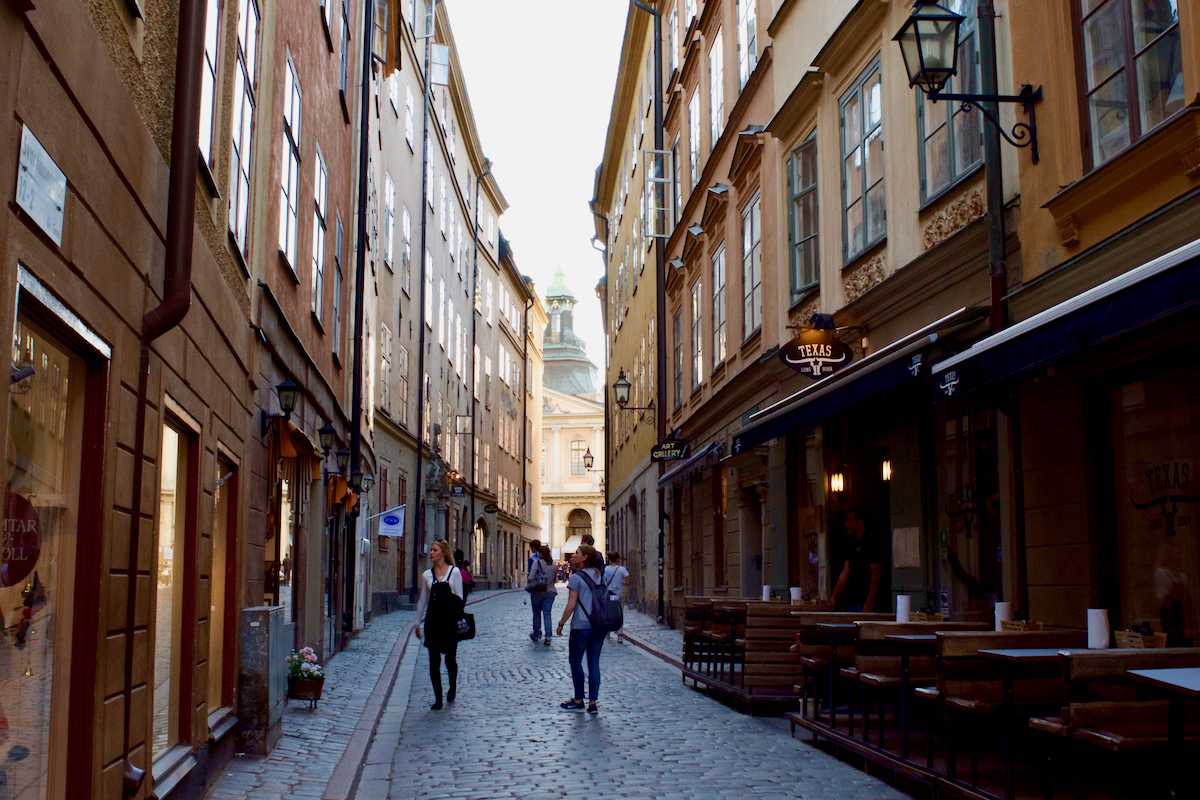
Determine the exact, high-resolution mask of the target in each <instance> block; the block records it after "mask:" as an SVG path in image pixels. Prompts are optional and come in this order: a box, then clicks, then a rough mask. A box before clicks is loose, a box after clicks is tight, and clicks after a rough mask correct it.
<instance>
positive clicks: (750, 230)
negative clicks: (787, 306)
mask: <svg viewBox="0 0 1200 800" xmlns="http://www.w3.org/2000/svg"><path fill="white" fill-rule="evenodd" d="M761 206H762V204H761V202H760V197H759V195H755V196H754V199H753V200H751V201H750V204H749V205H748V206H746V208H745V209H744V210H743V211H742V332H743V335H744V337H745V338H747V339H748V338H750V335H751V334H753V333H754V332H755V331H757V330H758V329H759V328H761V327H762V208H761Z"/></svg>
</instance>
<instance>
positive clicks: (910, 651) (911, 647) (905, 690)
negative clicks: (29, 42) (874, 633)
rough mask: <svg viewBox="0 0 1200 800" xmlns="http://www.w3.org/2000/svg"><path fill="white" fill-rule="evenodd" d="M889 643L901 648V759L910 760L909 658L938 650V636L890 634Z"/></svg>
mask: <svg viewBox="0 0 1200 800" xmlns="http://www.w3.org/2000/svg"><path fill="white" fill-rule="evenodd" d="M886 638H887V640H888V641H889V642H895V643H896V644H897V646H898V647H899V648H900V703H899V705H898V708H897V711H898V713H899V716H900V758H902V759H907V758H908V695H909V693H910V692H911V691H912V680H911V679H910V676H909V674H908V661H909V657H910V656H913V655H923V654H927V653H932V652H934V651H936V649H937V635H936V634H933V633H890V634H888V635H887V637H886Z"/></svg>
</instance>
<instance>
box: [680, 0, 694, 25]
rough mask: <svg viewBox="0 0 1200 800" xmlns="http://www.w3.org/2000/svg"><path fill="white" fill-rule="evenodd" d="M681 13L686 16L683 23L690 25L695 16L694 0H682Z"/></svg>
mask: <svg viewBox="0 0 1200 800" xmlns="http://www.w3.org/2000/svg"><path fill="white" fill-rule="evenodd" d="M683 13H684V16H685V17H686V18H687V19H686V22H684V25H691V24H692V20H694V19H695V18H696V0H684V3H683Z"/></svg>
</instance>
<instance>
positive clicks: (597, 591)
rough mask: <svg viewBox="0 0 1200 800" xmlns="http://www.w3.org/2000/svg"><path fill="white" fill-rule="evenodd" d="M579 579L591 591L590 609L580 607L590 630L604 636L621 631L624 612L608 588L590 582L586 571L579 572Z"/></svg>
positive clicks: (590, 578) (623, 622) (589, 576)
mask: <svg viewBox="0 0 1200 800" xmlns="http://www.w3.org/2000/svg"><path fill="white" fill-rule="evenodd" d="M579 577H581V578H583V579H584V580H585V581H586V582H587V585H588V588H589V589H591V591H592V607H591V608H590V609H589V608H586V607H584V606H582V605H581V606H580V608H582V609H583V615H584V616H585V617H587V618H588V623H589V624H590V625H591V626H592V630H594V631H596V632H597V633H606V634H607V633H612V632H613V631H619V630H621V627H622V626H623V625H624V624H625V612H623V611H622V610H621V602H620V601H619V600H617V599H616V597H614V596H612V595H610V594H609V591H608V586H606V585H604V584H603V583H596V582H595V581H594V580H592V576H591V575H588V574H587V571H586V570H580V571H579Z"/></svg>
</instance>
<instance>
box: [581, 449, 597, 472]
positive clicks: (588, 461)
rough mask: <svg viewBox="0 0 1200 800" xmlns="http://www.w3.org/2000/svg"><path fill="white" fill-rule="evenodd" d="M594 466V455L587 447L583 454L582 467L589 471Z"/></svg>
mask: <svg viewBox="0 0 1200 800" xmlns="http://www.w3.org/2000/svg"><path fill="white" fill-rule="evenodd" d="M594 466H596V457H595V456H594V455H592V448H590V447H589V448H588V449H587V450H586V451H585V452H584V454H583V468H584V469H586V470H587V471H588V472H591V471H592V467H594Z"/></svg>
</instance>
